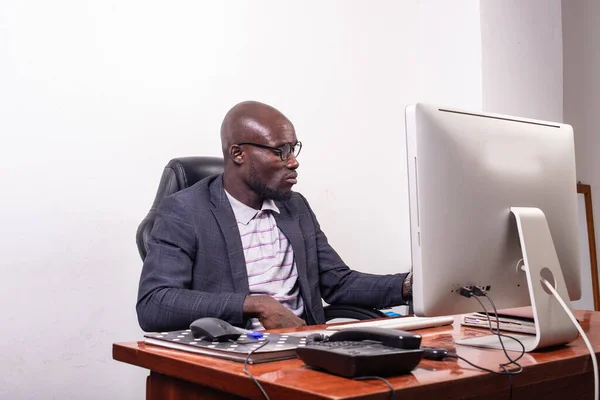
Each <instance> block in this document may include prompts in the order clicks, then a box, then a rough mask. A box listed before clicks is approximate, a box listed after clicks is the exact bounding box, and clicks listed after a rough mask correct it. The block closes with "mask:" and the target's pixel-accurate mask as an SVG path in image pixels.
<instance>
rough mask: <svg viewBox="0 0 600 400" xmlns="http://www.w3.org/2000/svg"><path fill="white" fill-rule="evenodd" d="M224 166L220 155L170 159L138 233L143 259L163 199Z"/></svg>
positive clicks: (139, 248)
mask: <svg viewBox="0 0 600 400" xmlns="http://www.w3.org/2000/svg"><path fill="white" fill-rule="evenodd" d="M223 168H224V162H223V159H222V158H220V157H180V158H174V159H172V160H171V161H169V163H168V164H167V165H166V166H165V169H164V171H163V174H162V177H161V178H160V183H159V184H158V190H157V191H156V196H155V197H154V202H153V203H152V207H150V212H148V215H147V216H146V218H144V220H143V221H142V223H141V224H140V226H139V227H138V230H137V233H136V237H135V239H136V242H137V247H138V251H139V253H140V257H142V260H144V259H145V258H146V252H147V250H148V247H147V241H148V237H149V235H150V232H151V231H152V227H153V226H154V220H155V218H156V210H157V209H158V206H159V205H160V203H161V202H162V200H163V199H164V198H165V197H167V196H169V195H171V194H173V193H176V192H178V191H180V190H182V189H185V188H187V187H190V186H192V185H193V184H195V183H196V182H198V181H201V180H202V179H204V178H206V177H208V176H211V175H217V174H220V173H222V172H223Z"/></svg>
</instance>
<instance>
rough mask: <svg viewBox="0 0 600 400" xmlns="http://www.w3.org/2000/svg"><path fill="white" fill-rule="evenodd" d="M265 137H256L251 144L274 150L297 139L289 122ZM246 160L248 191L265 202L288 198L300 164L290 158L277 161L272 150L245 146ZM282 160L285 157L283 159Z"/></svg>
mask: <svg viewBox="0 0 600 400" xmlns="http://www.w3.org/2000/svg"><path fill="white" fill-rule="evenodd" d="M265 133H266V134H264V135H261V137H259V138H256V139H255V140H254V143H257V144H261V145H265V146H270V147H276V148H279V147H280V146H282V145H284V144H285V143H292V144H295V143H296V142H297V141H298V139H297V138H296V132H295V131H294V127H293V126H292V125H291V124H290V123H283V124H280V125H277V126H275V127H273V128H271V129H269V131H268V132H265ZM245 147H246V148H245V149H244V150H245V151H246V152H247V154H248V158H247V167H248V169H247V177H248V179H247V182H248V186H249V187H250V189H252V191H254V192H255V193H257V194H258V195H259V196H261V197H263V198H266V199H273V200H285V199H288V198H290V197H291V195H292V186H294V185H295V184H296V177H297V175H298V173H297V172H296V169H297V168H298V166H299V165H300V164H299V163H298V161H297V160H296V158H295V157H294V155H293V154H292V155H290V157H289V158H288V159H287V160H283V161H282V159H281V157H280V156H279V154H277V153H276V152H275V151H273V150H270V149H265V148H260V147H255V146H248V145H245ZM284 158H285V157H284Z"/></svg>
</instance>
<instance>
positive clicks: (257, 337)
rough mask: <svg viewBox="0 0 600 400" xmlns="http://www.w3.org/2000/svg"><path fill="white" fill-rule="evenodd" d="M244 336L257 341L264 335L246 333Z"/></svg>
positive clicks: (255, 332)
mask: <svg viewBox="0 0 600 400" xmlns="http://www.w3.org/2000/svg"><path fill="white" fill-rule="evenodd" d="M246 336H248V337H249V338H253V339H259V338H261V337H263V336H264V335H263V334H262V333H260V332H257V331H253V332H248V333H246Z"/></svg>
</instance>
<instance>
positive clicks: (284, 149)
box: [237, 141, 302, 161]
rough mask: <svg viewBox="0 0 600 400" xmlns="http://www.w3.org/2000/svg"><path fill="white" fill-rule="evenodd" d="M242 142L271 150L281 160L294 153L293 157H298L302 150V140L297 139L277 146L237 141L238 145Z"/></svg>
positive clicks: (285, 159)
mask: <svg viewBox="0 0 600 400" xmlns="http://www.w3.org/2000/svg"><path fill="white" fill-rule="evenodd" d="M243 144H247V145H250V146H254V147H260V148H261V149H268V150H271V151H273V152H274V153H276V154H278V155H279V157H280V158H281V161H287V160H288V159H289V158H290V156H291V155H292V154H294V157H298V155H299V154H300V150H302V142H300V141H298V142H296V143H290V142H287V143H284V144H282V145H281V146H279V147H271V146H266V145H264V144H258V143H250V142H244V143H238V144H237V145H238V146H241V145H243Z"/></svg>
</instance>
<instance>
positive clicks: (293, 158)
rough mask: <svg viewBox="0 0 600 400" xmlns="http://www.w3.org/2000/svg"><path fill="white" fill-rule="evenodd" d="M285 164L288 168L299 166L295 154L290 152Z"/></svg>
mask: <svg viewBox="0 0 600 400" xmlns="http://www.w3.org/2000/svg"><path fill="white" fill-rule="evenodd" d="M285 166H286V167H288V168H289V169H296V168H298V167H299V166H300V163H299V162H298V160H297V159H296V156H295V155H294V154H293V153H292V154H290V157H289V158H288V159H287V162H286V164H285Z"/></svg>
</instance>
